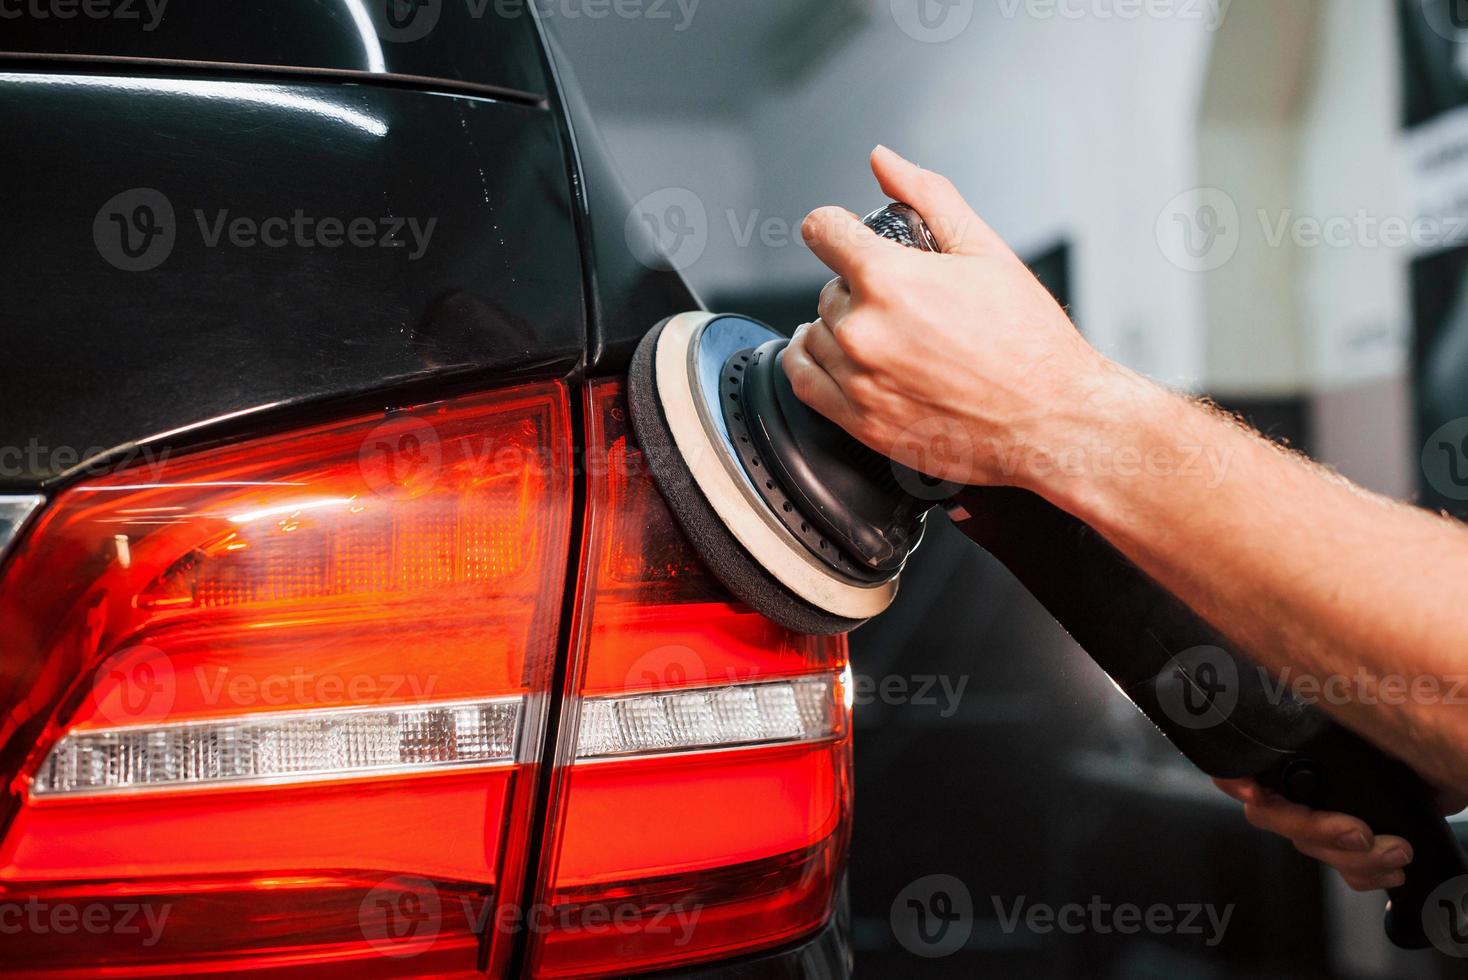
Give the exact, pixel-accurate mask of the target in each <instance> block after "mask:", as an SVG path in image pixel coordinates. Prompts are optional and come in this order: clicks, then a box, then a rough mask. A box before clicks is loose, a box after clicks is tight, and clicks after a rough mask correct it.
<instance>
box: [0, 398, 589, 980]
mask: <svg viewBox="0 0 1468 980" xmlns="http://www.w3.org/2000/svg"><path fill="white" fill-rule="evenodd" d="M570 450H571V433H570V420H569V410H568V405H567V399H566V393H565V389H564V388H563V387H562V386H560V385H555V384H547V385H536V386H528V387H523V388H517V389H511V390H507V391H502V392H498V393H494V394H488V395H477V396H473V397H466V398H462V399H456V400H453V401H447V402H440V403H435V404H431V405H426V406H421V407H418V408H414V409H412V410H408V411H401V412H393V413H389V414H387V415H374V416H370V417H363V418H358V419H354V420H351V421H347V422H343V423H339V424H333V425H326V426H319V427H316V428H311V429H305V430H298V431H294V432H289V433H285V434H282V435H279V436H275V437H271V438H265V439H259V440H254V441H250V442H245V443H239V444H234V445H231V446H228V447H227V448H220V449H214V450H207V451H202V452H194V453H190V454H188V455H181V456H178V457H176V458H162V459H159V458H158V457H157V456H154V457H153V458H152V459H151V462H150V463H149V465H145V466H142V467H138V468H134V469H130V470H128V471H126V472H121V473H117V474H114V475H110V476H107V477H104V478H99V479H94V480H90V481H88V482H86V483H83V484H80V485H78V486H76V487H74V488H72V489H69V490H67V491H66V492H65V493H63V494H62V495H61V496H60V497H59V499H57V500H56V501H55V502H54V503H53V504H52V506H51V507H50V508H49V510H47V511H46V513H45V514H44V515H43V517H42V519H41V520H40V521H39V522H38V523H37V525H36V526H35V528H34V530H33V532H32V533H31V534H30V535H29V536H28V538H27V539H26V541H25V542H24V543H23V544H22V545H21V546H20V548H19V549H18V550H17V552H16V553H15V554H14V555H13V557H12V560H11V562H10V564H9V566H8V567H7V569H6V571H5V574H4V577H3V581H0V633H3V635H4V636H5V638H6V640H5V647H4V651H3V655H0V774H3V777H4V795H3V797H0V831H3V842H0V907H4V908H9V907H12V906H14V907H20V908H30V907H35V908H37V909H39V910H41V911H38V912H37V913H36V914H37V916H39V918H38V920H37V921H39V922H41V923H43V927H42V928H34V927H31V928H26V929H22V930H20V931H19V932H17V933H12V934H7V935H4V936H0V947H3V950H4V952H3V954H0V956H3V960H4V963H5V968H6V969H7V970H12V971H16V972H34V973H42V974H44V973H48V972H56V973H67V974H75V973H78V972H85V971H90V970H105V971H107V972H108V973H109V975H152V974H155V973H158V972H180V971H198V972H230V971H234V970H240V971H257V970H264V969H269V968H282V969H287V970H295V969H299V968H301V967H305V966H310V967H311V968H312V969H313V970H319V969H335V970H339V971H341V972H342V973H343V974H344V975H353V976H360V975H365V974H370V973H384V974H392V975H403V974H434V975H438V974H444V973H454V972H473V971H475V970H476V969H480V968H483V967H488V968H490V969H491V970H493V969H495V968H496V966H497V965H498V964H500V963H502V962H503V960H504V957H505V956H506V955H507V953H508V948H509V940H508V937H506V936H503V935H501V934H499V933H497V932H496V931H495V930H492V929H485V928H483V925H484V923H485V922H492V921H494V919H493V918H491V917H492V916H494V915H495V914H497V911H498V908H499V906H500V905H501V904H503V903H513V902H515V901H516V900H517V899H518V897H519V893H520V889H521V883H522V881H523V877H522V875H523V870H524V868H523V866H524V863H525V860H526V856H527V848H528V846H529V839H530V833H529V831H530V825H531V806H532V805H533V799H534V796H535V791H534V781H535V779H536V776H537V769H538V765H537V763H538V760H539V757H540V751H541V746H542V744H543V727H544V707H545V702H546V699H547V696H548V693H549V692H548V687H549V683H550V678H551V676H552V672H553V665H554V657H555V646H556V634H557V628H558V623H559V620H560V615H561V601H562V597H563V594H564V576H565V570H566V562H567V547H568V539H569V533H570V521H571V512H570V507H571V466H570ZM58 909H59V910H61V911H60V912H57V911H56V910H58ZM67 910H71V911H67ZM129 910H131V911H129ZM87 915H91V916H92V917H93V921H94V922H95V923H97V924H98V926H97V928H96V929H94V930H88V931H87V932H85V933H79V932H78V931H77V929H75V928H73V929H70V930H68V929H64V928H59V927H57V926H56V925H55V923H56V922H61V921H66V922H73V921H74V922H81V921H82V919H83V917H85V916H87ZM124 915H126V916H127V917H128V922H129V923H131V924H132V925H134V926H137V927H138V928H133V929H121V928H117V924H118V921H119V920H120V919H121V918H122V917H123V916H124ZM150 915H151V917H152V918H151V920H150V918H149V916H150ZM57 916H59V918H57ZM160 920H161V924H159V925H158V927H157V930H156V932H155V931H153V930H152V929H150V928H148V927H147V923H148V922H149V921H152V922H154V923H159V922H160ZM108 924H110V925H111V928H108Z"/></svg>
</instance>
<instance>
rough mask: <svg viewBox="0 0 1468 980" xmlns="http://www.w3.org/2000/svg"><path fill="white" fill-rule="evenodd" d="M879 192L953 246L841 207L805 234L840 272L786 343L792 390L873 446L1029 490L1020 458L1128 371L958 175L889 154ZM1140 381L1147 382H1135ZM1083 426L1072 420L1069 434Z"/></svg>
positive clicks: (1090, 410)
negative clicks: (927, 242)
mask: <svg viewBox="0 0 1468 980" xmlns="http://www.w3.org/2000/svg"><path fill="white" fill-rule="evenodd" d="M871 165H872V171H873V173H875V174H876V177H877V181H878V183H879V184H881V186H882V190H883V191H884V192H885V193H886V194H887V195H889V196H890V197H892V198H895V199H897V200H899V201H904V202H906V203H907V204H910V205H912V206H913V207H914V208H916V209H917V211H918V213H919V214H921V215H922V216H923V218H924V219H925V220H926V221H927V223H928V226H929V228H930V229H931V230H932V232H933V236H934V238H936V239H937V241H938V244H939V246H940V247H941V248H942V254H934V253H931V252H919V251H915V250H913V249H909V248H906V247H904V246H901V245H898V244H897V243H896V242H891V241H888V240H887V239H884V238H881V237H879V236H878V235H876V234H875V233H873V232H872V231H871V230H870V229H869V228H867V227H866V226H865V225H863V224H862V223H861V222H860V220H858V219H857V217H856V216H855V215H854V214H851V213H850V212H849V211H845V210H843V209H841V208H835V207H827V208H821V209H819V210H817V211H814V212H812V213H811V214H810V216H809V217H807V218H806V220H805V224H804V226H803V228H802V233H803V234H804V236H805V240H806V242H807V244H809V246H810V248H811V250H812V251H813V252H815V254H816V255H817V256H818V257H819V258H820V259H821V261H823V262H825V263H826V265H827V266H829V267H830V268H831V269H832V271H834V272H836V273H837V274H838V275H839V277H840V278H837V279H834V280H832V281H831V282H830V283H829V284H828V285H827V286H826V288H825V289H824V290H823V291H822V292H821V298H820V305H819V311H818V312H819V316H820V318H819V319H817V320H816V321H815V322H814V323H809V324H806V325H804V326H803V327H801V328H800V329H799V330H798V331H797V332H796V334H795V338H794V340H793V341H792V342H791V344H790V346H789V347H788V348H787V349H786V352H785V357H784V365H785V371H786V373H787V374H788V375H789V377H790V381H791V384H792V385H793V387H794V389H795V393H796V395H797V396H798V397H799V398H800V399H801V400H802V401H804V402H806V403H807V404H808V405H810V406H811V407H812V408H814V409H815V410H816V411H818V412H820V413H821V414H823V415H825V416H827V417H828V418H830V419H832V420H833V421H835V422H836V423H837V424H839V425H840V426H841V427H842V428H844V429H846V431H848V432H849V433H851V434H852V435H853V436H855V437H856V438H857V439H860V440H861V441H862V442H864V443H866V444H867V445H868V446H870V447H872V448H873V449H875V450H877V451H878V452H881V453H883V454H884V455H888V456H891V457H893V458H895V459H897V460H898V461H899V462H902V463H905V464H906V465H908V466H910V467H912V468H914V469H917V470H920V471H922V472H925V473H928V474H929V475H931V476H936V477H938V478H940V479H944V480H951V481H953V482H956V483H961V484H979V483H983V484H1005V485H1020V486H1022V485H1025V483H1026V479H1025V477H1026V473H1025V472H1023V470H1024V469H1025V467H1024V466H1023V465H1022V463H1021V461H1022V460H1024V459H1026V458H1027V457H1028V456H1029V454H1030V453H1032V452H1040V453H1044V452H1046V451H1047V450H1048V449H1049V448H1051V447H1050V446H1049V445H1048V439H1049V436H1048V433H1050V432H1054V431H1056V430H1057V425H1059V426H1061V427H1064V425H1065V420H1066V419H1067V418H1071V419H1077V418H1078V417H1080V416H1082V415H1086V416H1088V417H1089V416H1092V415H1094V411H1095V405H1094V404H1087V402H1088V401H1090V402H1093V403H1094V401H1095V398H1094V397H1093V396H1095V394H1096V393H1097V392H1098V390H1099V389H1101V388H1102V387H1104V386H1105V385H1106V384H1107V382H1109V381H1114V380H1121V379H1123V377H1124V372H1122V371H1121V370H1120V369H1118V368H1116V367H1115V366H1113V365H1111V364H1110V363H1109V362H1107V361H1106V360H1105V359H1104V358H1102V357H1101V356H1100V355H1099V354H1097V353H1096V351H1095V350H1094V349H1092V348H1091V347H1090V346H1089V345H1088V344H1087V343H1086V342H1085V341H1084V340H1083V339H1082V338H1081V336H1080V334H1079V333H1078V332H1077V331H1076V329H1075V327H1074V326H1073V325H1072V324H1071V322H1070V320H1069V319H1068V318H1067V317H1066V314H1065V311H1064V310H1062V309H1061V308H1060V306H1059V305H1058V304H1057V303H1056V301H1055V300H1054V298H1053V297H1051V295H1050V294H1049V293H1048V292H1046V290H1045V288H1044V287H1043V286H1042V285H1040V283H1039V282H1038V281H1037V280H1036V279H1035V277H1034V276H1033V275H1031V274H1030V272H1029V270H1028V269H1026V268H1025V266H1024V264H1023V263H1022V262H1020V260H1019V259H1018V258H1017V257H1016V256H1015V254H1014V253H1013V252H1012V251H1010V249H1009V247H1008V246H1006V245H1005V244H1004V242H1003V241H1001V240H1000V239H999V237H998V236H997V235H996V234H995V233H994V232H993V231H992V230H990V229H989V227H988V226H987V225H985V224H984V222H983V221H982V220H980V219H979V217H978V215H976V214H975V213H974V212H973V210H972V209H971V208H970V207H969V206H968V204H967V203H965V201H964V199H963V197H962V196H961V195H960V194H959V193H958V191H957V190H955V189H954V187H953V185H952V184H951V183H950V182H949V181H948V180H947V178H945V177H943V176H941V175H939V174H936V173H933V172H931V171H928V170H923V169H922V168H920V167H918V166H916V165H915V164H912V163H909V162H908V161H906V160H904V159H902V158H901V157H899V156H898V155H897V154H896V153H893V152H892V151H891V150H888V149H886V148H884V147H878V148H877V149H876V150H874V151H873V153H872V158H871ZM1132 380H1133V381H1135V379H1132ZM1062 431H1075V429H1074V427H1072V428H1071V429H1069V430H1066V429H1063V428H1062Z"/></svg>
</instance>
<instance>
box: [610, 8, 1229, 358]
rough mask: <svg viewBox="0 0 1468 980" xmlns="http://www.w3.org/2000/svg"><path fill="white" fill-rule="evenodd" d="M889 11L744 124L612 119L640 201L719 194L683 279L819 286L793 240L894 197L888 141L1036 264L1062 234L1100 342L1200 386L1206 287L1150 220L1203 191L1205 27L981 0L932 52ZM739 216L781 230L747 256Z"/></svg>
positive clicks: (762, 99)
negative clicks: (883, 152)
mask: <svg viewBox="0 0 1468 980" xmlns="http://www.w3.org/2000/svg"><path fill="white" fill-rule="evenodd" d="M875 6H876V7H877V8H879V9H878V11H877V13H876V14H875V15H874V17H873V19H872V20H871V21H870V23H869V24H868V25H867V27H866V28H865V29H864V30H863V31H862V32H861V33H860V34H858V35H857V36H856V37H855V39H854V40H853V41H852V42H851V43H850V44H848V45H846V46H845V47H843V48H842V49H841V50H840V51H839V52H837V53H836V54H835V55H834V56H831V57H827V58H826V59H825V60H824V61H823V62H822V63H821V65H820V67H819V69H818V70H817V72H816V73H815V74H814V75H813V76H809V77H806V78H805V79H803V80H802V81H801V82H799V83H798V84H796V85H793V86H788V87H784V88H781V87H778V86H776V87H773V91H771V90H770V88H766V89H765V90H764V91H765V93H766V94H763V95H760V96H758V97H757V98H756V99H755V100H754V101H752V102H751V103H750V104H749V105H748V106H747V107H746V109H745V111H744V113H743V114H742V115H741V116H738V117H734V118H731V119H725V118H713V119H706V118H696V117H695V118H688V119H685V120H682V121H671V122H670V121H668V120H667V119H660V120H656V121H653V120H649V119H646V118H641V117H639V114H638V111H637V109H636V107H631V106H609V107H606V108H604V109H603V110H602V112H601V122H602V125H603V127H604V129H605V130H606V135H607V138H608V142H609V143H610V144H611V145H612V146H613V148H614V149H615V150H616V151H617V153H618V154H619V155H620V156H621V157H622V160H623V163H624V167H625V168H626V170H627V177H628V181H629V184H631V185H632V187H633V189H634V191H635V192H636V193H637V194H639V195H640V194H643V193H647V192H649V191H652V190H654V189H657V188H660V187H666V186H688V187H691V188H693V189H694V190H696V191H698V193H699V194H700V196H701V197H703V198H704V200H705V202H706V203H707V205H708V208H707V210H708V213H709V221H710V229H709V247H708V248H707V250H706V251H705V253H704V255H703V257H702V258H700V259H699V260H698V261H697V262H696V263H694V264H693V265H692V266H691V267H690V268H688V269H687V270H686V271H687V273H688V275H689V276H690V278H692V279H693V280H694V282H695V285H696V286H698V287H699V288H700V289H701V290H702V291H703V292H704V293H705V294H707V293H710V292H716V291H717V288H718V287H719V286H721V285H725V284H727V283H730V282H733V281H737V280H738V278H739V277H740V276H746V277H747V276H749V275H750V274H751V273H752V274H753V275H754V276H755V281H761V282H765V283H768V284H770V285H772V286H800V285H804V284H808V283H817V284H818V283H820V282H821V281H823V280H824V278H826V274H825V273H824V271H823V269H822V268H821V267H820V265H819V263H817V262H816V261H815V260H814V258H813V257H812V256H810V254H809V253H808V252H807V251H806V250H805V249H804V248H803V247H802V246H801V245H800V244H799V238H798V233H797V232H796V230H795V229H798V226H799V222H800V219H801V218H802V217H803V216H804V215H805V214H806V213H807V212H808V211H809V210H810V209H811V208H813V207H816V206H818V205H821V204H827V203H836V204H842V205H845V206H847V207H849V208H851V209H852V210H856V211H861V210H862V209H868V208H871V207H873V206H875V205H876V204H878V203H880V201H881V197H880V193H879V191H878V190H877V188H876V186H875V184H874V182H873V181H872V179H871V175H870V173H869V172H868V170H867V168H866V156H867V153H868V152H869V151H870V149H871V148H872V146H873V145H874V144H876V143H878V142H883V143H887V144H889V145H891V146H892V147H894V148H895V149H897V150H899V151H901V152H903V153H904V154H907V155H909V156H911V157H912V158H914V159H916V160H918V161H919V162H920V163H922V164H924V165H925V166H929V167H932V168H935V169H939V170H943V171H944V172H946V173H948V174H949V175H950V176H951V177H952V178H953V179H954V181H955V182H956V183H958V185H959V186H960V187H961V188H962V189H963V190H964V191H965V192H966V193H967V194H968V195H969V197H970V199H971V200H972V201H973V203H974V204H975V205H976V207H977V208H978V209H979V210H980V212H981V213H982V214H983V215H984V216H985V218H986V219H988V220H989V221H990V223H991V224H993V225H994V226H995V227H996V228H997V229H998V230H999V231H1000V232H1001V234H1003V235H1004V236H1005V237H1006V238H1007V239H1008V240H1009V241H1010V242H1011V243H1012V244H1014V245H1015V246H1016V248H1018V249H1019V250H1020V251H1021V252H1022V253H1025V252H1033V251H1038V250H1040V249H1043V248H1046V247H1048V246H1050V245H1051V244H1054V243H1055V242H1056V241H1057V240H1059V239H1060V238H1061V237H1062V236H1066V237H1068V238H1069V239H1070V240H1071V242H1072V244H1073V245H1074V248H1075V251H1074V252H1073V256H1074V267H1073V269H1072V274H1073V280H1072V286H1073V291H1074V294H1075V300H1076V303H1075V307H1076V308H1075V314H1076V317H1077V319H1078V320H1079V321H1080V323H1081V324H1082V327H1083V329H1084V330H1085V331H1086V332H1087V334H1088V335H1089V336H1090V337H1091V338H1092V339H1093V340H1094V341H1095V342H1096V343H1097V344H1098V345H1100V346H1101V347H1102V348H1104V349H1106V350H1108V351H1109V352H1111V353H1113V354H1115V355H1117V356H1119V357H1121V358H1122V359H1124V360H1127V361H1129V362H1130V363H1132V364H1133V365H1134V366H1136V367H1139V368H1141V369H1143V370H1146V371H1148V372H1150V373H1152V374H1154V375H1156V376H1158V377H1161V378H1163V379H1165V380H1168V381H1170V382H1176V383H1180V384H1185V385H1196V384H1198V383H1199V382H1200V381H1201V380H1202V368H1203V356H1202V350H1203V337H1202V332H1201V331H1202V326H1201V320H1200V316H1199V308H1200V303H1201V300H1200V298H1199V289H1200V286H1199V283H1198V280H1197V277H1196V275H1195V274H1193V273H1189V272H1184V271H1182V270H1180V269H1178V268H1176V267H1175V266H1174V265H1172V264H1171V263H1169V261H1168V260H1167V258H1166V257H1165V256H1164V254H1163V253H1162V251H1161V249H1159V247H1158V244H1157V241H1156V236H1155V231H1154V226H1155V224H1156V220H1157V217H1158V215H1159V213H1160V212H1161V211H1162V209H1163V208H1164V206H1165V205H1166V204H1167V202H1168V201H1169V199H1171V198H1172V197H1174V196H1175V195H1176V194H1178V193H1180V192H1182V191H1184V190H1187V189H1190V188H1192V187H1193V186H1195V183H1196V178H1195V177H1194V173H1195V170H1196V164H1195V159H1194V158H1195V143H1194V132H1195V115H1196V107H1197V102H1198V99H1199V95H1200V90H1201V85H1202V80H1203V73H1204V68H1205V64H1206V58H1207V52H1208V46H1209V43H1210V39H1211V35H1210V33H1209V32H1208V30H1207V29H1206V25H1205V23H1204V22H1202V21H1199V20H1196V19H1193V20H1190V19H1185V18H1170V19H1150V20H1149V19H1135V20H1117V19H1105V18H1103V17H1099V16H1096V15H1094V14H1093V13H1091V12H1089V11H1090V10H1091V8H1092V7H1096V6H1097V5H1096V4H1089V3H1088V4H1085V5H1080V4H1076V5H1073V6H1072V7H1071V8H1069V9H1071V10H1082V11H1085V12H1087V13H1086V16H1083V17H1079V18H1065V17H1061V16H1060V15H1059V14H1058V12H1057V13H1056V14H1055V15H1054V16H1045V15H1044V11H1045V10H1046V9H1047V8H1045V7H1044V6H1043V5H1042V4H1035V5H1033V6H1034V9H1035V10H1036V11H1039V12H1040V15H1039V16H1036V15H1035V14H1033V13H1031V12H1029V10H1028V8H1027V7H1026V5H1025V4H1024V3H1019V4H1018V5H1016V0H979V2H978V4H977V9H976V10H975V14H974V19H973V21H972V23H970V24H969V26H968V27H967V28H966V29H965V30H964V31H963V32H962V33H961V34H960V35H959V36H958V37H956V38H954V39H952V40H950V41H947V42H944V43H938V44H930V43H923V42H920V41H917V40H914V39H912V38H911V37H908V36H907V35H906V34H904V33H903V32H902V31H901V30H899V29H898V28H897V25H896V24H895V22H894V20H893V19H892V18H891V17H890V16H889V15H888V13H887V7H888V4H887V3H886V2H885V0H884V2H882V3H879V4H876V5H875ZM1108 6H1109V4H1107V3H1100V4H1099V7H1097V9H1106V8H1108ZM1190 6H1191V5H1190ZM1199 9H1201V8H1199ZM593 95H594V93H593ZM660 147H662V148H663V149H660ZM669 147H679V149H677V150H676V151H671V152H670V151H669V150H668V149H667V148H669ZM731 209H732V210H733V211H734V212H735V215H734V223H735V225H736V227H740V228H747V227H748V222H749V219H750V218H751V217H754V216H755V215H756V213H757V214H758V218H759V220H760V221H762V222H764V221H769V219H774V220H773V222H772V223H771V224H770V225H769V229H770V231H772V232H780V231H782V230H783V231H784V232H785V233H787V234H786V236H785V237H784V238H783V239H782V237H781V235H780V234H771V235H769V236H767V237H768V239H769V241H770V242H774V243H775V244H773V245H770V244H765V245H761V244H759V242H758V235H756V238H755V241H754V243H752V244H751V245H749V246H748V247H741V246H740V244H739V242H738V237H739V236H738V234H736V233H735V232H734V231H732V230H731V228H730V215H729V214H728V213H727V212H728V211H729V210H731ZM749 281H751V280H750V279H749V278H746V279H745V282H746V283H747V282H749ZM812 301H814V297H812Z"/></svg>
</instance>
